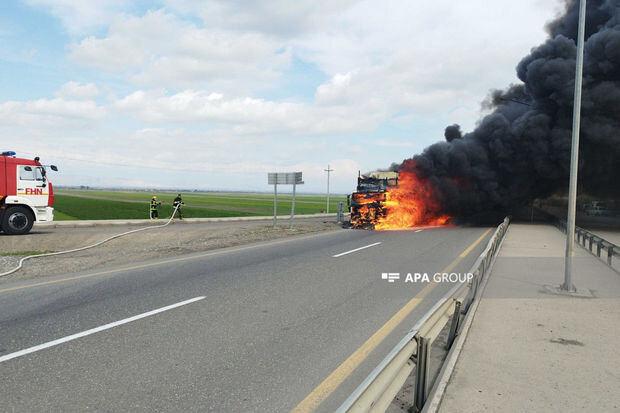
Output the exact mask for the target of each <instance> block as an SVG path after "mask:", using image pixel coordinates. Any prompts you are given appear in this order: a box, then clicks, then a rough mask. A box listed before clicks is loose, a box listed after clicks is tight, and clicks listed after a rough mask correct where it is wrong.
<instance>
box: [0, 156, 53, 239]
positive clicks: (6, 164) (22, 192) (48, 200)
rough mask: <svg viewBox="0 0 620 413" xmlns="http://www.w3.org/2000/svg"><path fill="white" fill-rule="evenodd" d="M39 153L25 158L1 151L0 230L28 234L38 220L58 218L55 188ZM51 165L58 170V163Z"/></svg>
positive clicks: (7, 232) (51, 167) (45, 220)
mask: <svg viewBox="0 0 620 413" xmlns="http://www.w3.org/2000/svg"><path fill="white" fill-rule="evenodd" d="M45 168H46V166H45V165H41V163H40V162H39V157H36V158H34V160H31V159H21V158H17V157H15V152H2V153H0V230H2V231H4V232H5V233H6V234H11V235H13V234H25V233H27V232H28V231H30V229H31V228H32V225H33V224H34V223H35V222H47V221H52V220H53V219H54V208H52V205H54V192H53V190H52V183H51V182H49V180H48V179H47V171H46V169H45ZM49 168H50V169H51V170H53V171H58V168H56V166H54V165H50V166H49Z"/></svg>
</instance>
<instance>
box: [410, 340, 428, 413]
mask: <svg viewBox="0 0 620 413" xmlns="http://www.w3.org/2000/svg"><path fill="white" fill-rule="evenodd" d="M429 341H430V340H428V339H427V338H424V337H420V336H418V354H417V357H416V358H417V363H416V373H415V393H414V396H413V397H414V406H415V411H416V413H419V412H421V411H422V408H423V407H424V403H425V402H426V388H427V380H428V374H429V368H430V363H429V358H430V342H429Z"/></svg>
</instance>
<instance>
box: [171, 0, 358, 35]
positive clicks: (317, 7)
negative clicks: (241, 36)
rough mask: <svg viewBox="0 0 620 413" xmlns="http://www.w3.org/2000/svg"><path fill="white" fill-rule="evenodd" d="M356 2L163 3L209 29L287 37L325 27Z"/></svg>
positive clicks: (189, 0)
mask: <svg viewBox="0 0 620 413" xmlns="http://www.w3.org/2000/svg"><path fill="white" fill-rule="evenodd" d="M358 1H359V0H331V1H316V0H296V1H290V0H268V1H247V0H213V1H195V0H164V4H165V5H166V6H167V7H168V8H170V9H171V10H175V11H178V12H181V13H184V14H190V15H198V16H200V17H201V18H202V20H203V21H204V23H205V25H207V26H210V27H226V28H235V29H237V30H242V31H252V32H260V33H266V34H269V35H274V36H280V37H284V38H291V37H292V36H296V35H299V34H301V33H304V32H313V31H316V30H318V29H319V28H323V27H325V23H326V16H329V15H333V14H337V13H340V12H342V11H344V10H346V9H347V8H349V7H350V6H351V5H353V4H355V3H357V2H358Z"/></svg>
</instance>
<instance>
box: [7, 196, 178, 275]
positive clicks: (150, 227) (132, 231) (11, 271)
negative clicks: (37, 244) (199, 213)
mask: <svg viewBox="0 0 620 413" xmlns="http://www.w3.org/2000/svg"><path fill="white" fill-rule="evenodd" d="M180 206H181V205H180V204H179V205H177V206H175V207H174V211H172V216H170V219H168V222H166V223H165V224H163V225H155V226H148V227H144V228H138V229H133V230H131V231H127V232H123V233H121V234H116V235H112V236H111V237H108V238H106V239H104V240H103V241H99V242H97V243H95V244H92V245H88V246H86V247H80V248H74V249H70V250H66V251H58V252H49V253H46V254H35V255H28V256H27V257H23V258H22V259H21V260H19V264H18V265H17V267H15V268H13V269H12V270H10V271H7V272H3V273H0V277H4V276H7V275H9V274H13V273H14V272H17V271H19V270H20V269H21V268H22V267H23V265H24V262H25V261H26V260H29V259H32V258H40V257H51V256H54V255H64V254H70V253H72V252H78V251H84V250H87V249H90V248H94V247H98V246H99V245H102V244H105V243H106V242H108V241H112V240H113V239H116V238H120V237H123V236H125V235H129V234H133V233H136V232H140V231H147V230H149V229H157V228H163V227H166V226H168V225H170V223H171V222H172V220H173V219H174V215H175V214H176V213H177V210H178V209H179V207H180Z"/></svg>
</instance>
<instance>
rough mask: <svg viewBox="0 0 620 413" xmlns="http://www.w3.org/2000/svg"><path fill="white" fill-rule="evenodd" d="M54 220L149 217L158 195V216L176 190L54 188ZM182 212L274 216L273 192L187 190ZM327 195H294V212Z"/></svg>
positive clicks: (286, 206) (282, 198)
mask: <svg viewBox="0 0 620 413" xmlns="http://www.w3.org/2000/svg"><path fill="white" fill-rule="evenodd" d="M55 192H56V193H55V203H54V208H55V211H54V219H56V220H58V221H63V220H76V219H77V220H80V219H141V218H142V219H144V218H148V217H149V201H150V199H151V197H152V196H153V195H157V198H158V200H159V201H161V202H162V205H161V206H160V208H159V217H160V219H161V218H167V217H170V215H171V214H172V200H173V199H174V198H175V196H176V194H177V193H176V192H175V193H173V192H156V193H151V192H137V191H136V192H131V191H94V190H56V191H55ZM291 199H292V196H291V195H290V194H283V195H278V215H287V214H289V213H290V212H291ZM345 200H346V199H345V197H344V196H341V195H340V196H337V195H336V196H331V197H330V212H336V209H337V208H338V202H340V201H343V202H344V201H345ZM183 201H184V202H185V206H184V207H183V214H184V215H185V216H186V217H188V218H211V217H241V216H268V215H273V195H270V194H250V193H220V192H218V193H196V192H192V193H187V194H183ZM326 201H327V199H326V197H325V196H319V195H297V196H296V198H295V214H315V213H319V212H322V211H324V210H325V207H326Z"/></svg>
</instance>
